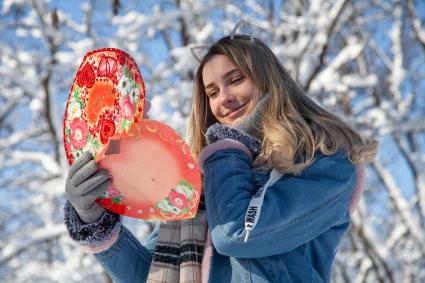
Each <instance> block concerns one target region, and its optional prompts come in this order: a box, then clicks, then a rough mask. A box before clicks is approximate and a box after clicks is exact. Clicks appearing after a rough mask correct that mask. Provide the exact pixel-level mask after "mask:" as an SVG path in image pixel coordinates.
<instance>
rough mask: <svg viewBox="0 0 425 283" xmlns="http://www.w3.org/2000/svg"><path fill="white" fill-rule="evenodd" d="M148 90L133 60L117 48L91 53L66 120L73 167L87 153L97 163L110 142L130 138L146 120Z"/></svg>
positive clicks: (77, 81)
mask: <svg viewBox="0 0 425 283" xmlns="http://www.w3.org/2000/svg"><path fill="white" fill-rule="evenodd" d="M144 100H145V86H144V83H143V79H142V75H141V74H140V71H139V68H138V67H137V64H136V62H135V61H134V59H133V58H131V56H130V55H129V54H127V53H126V52H124V51H122V50H119V49H116V48H102V49H97V50H93V51H91V52H88V53H87V54H86V55H85V56H84V59H83V62H82V63H81V65H80V68H79V69H78V72H77V75H76V76H75V79H74V83H73V85H72V88H71V91H70V93H69V98H68V102H67V105H66V110H65V116H64V125H63V126H64V146H65V152H66V156H67V159H68V162H69V164H72V163H73V162H74V160H75V159H77V158H78V157H79V156H80V155H81V154H82V153H83V152H91V153H93V155H94V156H95V159H96V160H99V159H101V158H102V157H103V156H104V155H105V151H106V149H107V148H108V144H109V141H110V140H111V139H112V140H114V139H120V138H123V137H125V136H126V135H127V133H128V132H129V131H130V129H131V127H132V126H133V124H137V123H138V121H139V120H141V119H142V116H143V107H144Z"/></svg>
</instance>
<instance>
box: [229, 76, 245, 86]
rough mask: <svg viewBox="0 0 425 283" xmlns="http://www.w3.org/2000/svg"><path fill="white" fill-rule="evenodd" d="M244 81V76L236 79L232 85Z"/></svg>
mask: <svg viewBox="0 0 425 283" xmlns="http://www.w3.org/2000/svg"><path fill="white" fill-rule="evenodd" d="M244 79H245V77H244V76H240V77H237V78H235V79H233V80H232V84H238V83H241V82H242V81H243V80H244Z"/></svg>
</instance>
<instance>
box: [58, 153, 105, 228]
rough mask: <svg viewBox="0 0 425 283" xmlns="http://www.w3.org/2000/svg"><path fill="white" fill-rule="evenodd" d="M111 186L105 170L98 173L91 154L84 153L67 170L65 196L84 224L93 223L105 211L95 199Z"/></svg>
mask: <svg viewBox="0 0 425 283" xmlns="http://www.w3.org/2000/svg"><path fill="white" fill-rule="evenodd" d="M111 184H112V180H111V178H110V177H109V173H108V172H107V171H106V170H101V171H98V165H97V163H96V161H95V160H94V159H93V155H92V154H91V153H87V152H86V153H84V154H83V155H82V156H80V158H78V159H77V160H76V161H75V162H74V164H72V166H71V167H70V169H69V173H68V178H67V179H66V184H65V195H66V197H67V198H68V200H69V202H70V203H71V204H72V206H73V207H74V208H75V210H76V211H77V213H78V216H79V217H80V219H81V220H82V221H83V222H85V223H92V222H95V221H96V220H98V219H99V218H100V216H102V214H103V213H104V212H105V209H104V208H103V207H102V206H100V205H99V204H98V203H97V202H96V199H97V198H98V197H99V196H101V195H102V194H103V192H104V191H106V190H107V189H108V187H109V186H110V185H111Z"/></svg>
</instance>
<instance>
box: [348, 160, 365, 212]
mask: <svg viewBox="0 0 425 283" xmlns="http://www.w3.org/2000/svg"><path fill="white" fill-rule="evenodd" d="M356 173H357V176H356V184H355V188H354V192H353V195H352V196H351V200H350V205H349V210H350V214H352V213H353V212H354V211H355V210H356V208H357V206H358V204H359V201H360V198H361V196H362V194H363V185H364V174H365V169H364V164H363V163H360V164H356Z"/></svg>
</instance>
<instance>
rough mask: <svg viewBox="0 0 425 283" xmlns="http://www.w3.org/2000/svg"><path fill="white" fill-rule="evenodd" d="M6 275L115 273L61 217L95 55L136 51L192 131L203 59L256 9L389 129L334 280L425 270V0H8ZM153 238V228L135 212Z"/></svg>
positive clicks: (347, 110)
mask: <svg viewBox="0 0 425 283" xmlns="http://www.w3.org/2000/svg"><path fill="white" fill-rule="evenodd" d="M1 5H2V6H1V11H0V34H1V35H0V46H1V48H0V76H1V79H0V88H1V92H0V160H1V162H0V196H1V199H2V201H1V202H0V237H1V238H2V242H1V244H0V281H1V282H82V281H86V280H88V281H89V282H105V281H106V282H108V281H110V279H109V278H108V277H107V276H106V274H105V273H104V272H103V270H102V268H101V267H100V266H99V265H98V264H97V263H96V261H95V260H94V258H93V257H92V256H91V255H86V254H84V253H82V252H81V251H80V250H79V249H78V247H76V246H75V244H74V243H73V242H72V241H71V240H70V238H69V236H68V234H67V232H66V229H65V227H64V224H63V212H62V207H63V204H64V201H65V199H64V180H65V177H66V174H67V168H68V164H67V161H66V158H65V154H64V150H63V144H62V140H63V137H62V119H63V113H64V111H65V104H66V100H67V98H68V94H69V89H70V87H71V85H72V82H73V78H74V76H75V73H76V71H77V68H78V66H79V63H80V62H81V60H82V58H83V56H84V54H85V53H86V52H87V51H89V50H92V49H95V48H100V47H117V48H120V49H123V50H125V51H127V52H128V53H130V54H131V55H132V57H133V58H134V59H135V60H136V61H137V63H138V64H139V67H140V69H141V71H142V75H143V78H144V81H145V83H146V89H147V95H148V98H149V99H150V100H151V102H152V108H151V112H150V117H151V118H153V119H157V120H160V121H162V122H165V123H167V124H169V125H170V126H172V127H173V128H174V129H176V130H177V131H178V132H180V133H181V134H182V135H184V133H185V131H186V125H187V123H186V122H187V118H188V113H189V109H190V101H191V95H192V88H193V77H194V72H195V71H196V67H197V61H196V60H195V58H194V57H193V56H192V55H191V52H190V47H192V46H194V45H205V44H210V43H211V42H213V41H214V40H216V39H218V38H220V37H221V36H223V35H226V34H228V33H229V32H230V30H231V29H232V28H233V26H234V24H235V23H236V21H237V20H238V19H240V18H244V19H245V20H246V21H247V22H249V23H250V24H251V26H252V33H253V35H254V36H255V37H257V38H260V39H262V40H263V41H265V42H266V43H267V44H268V45H269V46H270V47H271V48H272V50H273V51H274V52H275V54H276V55H277V56H278V57H279V58H280V60H281V61H282V63H283V64H284V66H285V67H286V68H287V69H288V70H289V71H290V73H291V74H292V76H293V77H294V78H295V79H296V80H297V81H298V82H299V83H300V85H301V86H302V87H303V88H304V89H305V90H306V91H307V92H308V93H309V95H310V96H311V97H312V98H313V99H314V100H315V101H317V102H318V103H320V104H321V105H323V106H325V107H326V109H328V110H330V111H332V112H334V113H336V114H338V115H340V116H342V117H344V119H346V121H348V122H349V123H350V124H352V125H354V126H356V127H357V128H358V129H359V130H360V131H361V132H362V133H363V134H364V135H366V136H370V137H373V138H376V139H379V140H380V142H381V147H380V152H379V156H378V158H377V159H376V161H375V162H373V163H372V164H370V165H369V166H368V167H367V176H366V185H365V192H364V195H363V199H362V201H361V203H360V206H359V208H358V210H357V211H356V212H355V213H354V214H353V217H352V224H351V228H350V231H349V233H347V235H346V237H345V239H344V242H343V245H342V247H341V249H340V250H339V251H338V253H337V257H336V263H335V269H334V274H333V278H334V281H335V282H423V281H424V280H425V260H424V258H425V170H424V169H425V134H424V132H425V124H424V123H423V122H422V120H423V117H424V114H425V95H424V93H425V91H424V90H425V23H424V22H425V4H424V3H423V2H421V1H418V0H417V1H414V0H405V1H401V0H374V1H367V0H358V1H349V0H310V1H308V0H288V1H276V0H261V1H254V0H248V1H228V0H223V1H219V0H215V1H206V0H204V1H195V0H167V1H165V0H164V1H151V0H150V1H119V0H111V1H96V0H89V1H82V0H81V1H57V2H55V1H51V2H49V1H44V0H28V1H23V0H4V1H3V2H2V4H1ZM126 221H128V225H129V226H130V228H131V229H132V230H133V231H134V232H135V233H136V234H137V235H139V236H140V237H141V238H143V237H144V235H145V234H146V232H147V231H149V229H150V226H149V225H147V224H146V223H144V222H143V221H140V220H131V221H130V220H126Z"/></svg>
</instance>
